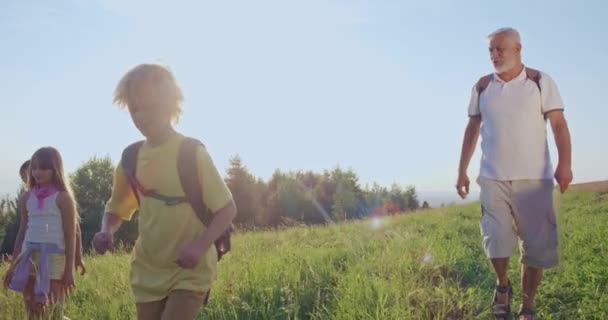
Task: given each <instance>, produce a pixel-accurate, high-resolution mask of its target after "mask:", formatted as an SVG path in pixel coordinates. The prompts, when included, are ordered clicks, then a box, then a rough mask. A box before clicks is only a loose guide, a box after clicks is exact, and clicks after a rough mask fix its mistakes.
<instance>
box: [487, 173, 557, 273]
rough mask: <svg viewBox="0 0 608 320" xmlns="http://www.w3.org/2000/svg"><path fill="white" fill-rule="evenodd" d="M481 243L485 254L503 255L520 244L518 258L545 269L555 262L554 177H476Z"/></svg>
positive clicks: (502, 256) (509, 253)
mask: <svg viewBox="0 0 608 320" xmlns="http://www.w3.org/2000/svg"><path fill="white" fill-rule="evenodd" d="M477 183H478V184H479V186H480V189H481V192H480V202H481V222H480V231H481V236H482V244H483V248H484V250H485V253H486V255H487V256H488V258H506V257H510V256H512V255H513V254H514V252H515V249H516V248H517V246H518V244H519V250H520V254H521V259H520V261H521V262H522V263H523V264H525V265H527V266H530V267H534V268H541V269H548V268H552V267H554V266H556V265H557V264H558V260H559V257H558V233H557V222H556V217H555V207H554V204H553V189H554V188H553V180H515V181H497V180H491V179H488V178H484V177H479V178H478V179H477Z"/></svg>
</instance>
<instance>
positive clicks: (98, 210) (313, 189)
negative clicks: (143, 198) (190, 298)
mask: <svg viewBox="0 0 608 320" xmlns="http://www.w3.org/2000/svg"><path fill="white" fill-rule="evenodd" d="M113 172H114V165H113V163H112V160H111V159H110V157H107V156H106V157H102V158H98V157H93V158H91V159H89V160H88V161H86V162H85V163H83V164H82V165H81V166H80V167H79V168H77V169H76V170H75V171H74V172H73V173H72V174H70V176H69V178H70V182H71V185H72V189H73V191H74V195H75V198H76V201H77V204H78V212H79V215H80V218H81V221H80V226H81V230H82V238H83V239H82V241H83V248H84V249H85V250H87V249H89V248H90V245H91V240H92V238H93V235H94V234H95V232H97V231H98V230H99V228H100V225H101V218H102V216H103V211H104V207H105V203H106V201H107V200H108V198H109V197H110V194H111V187H112V176H113ZM225 181H226V183H227V185H228V187H229V188H230V190H231V192H232V194H233V197H234V199H235V202H236V205H237V207H238V216H237V217H236V220H235V224H236V226H237V228H240V229H265V228H277V227H284V226H290V225H297V224H309V225H310V224H326V223H335V222H340V221H344V220H351V219H365V218H369V217H377V216H387V215H395V214H400V213H407V212H410V211H413V210H417V209H419V208H422V209H425V208H428V204H427V203H426V202H423V205H422V206H420V203H419V200H418V196H417V194H416V189H415V188H414V186H406V187H401V186H400V185H397V184H393V185H392V186H391V187H390V188H386V187H382V186H380V185H378V184H377V183H374V184H372V185H371V186H369V185H365V186H362V185H361V183H360V182H359V178H358V177H357V174H356V173H355V172H354V171H353V170H352V169H342V168H340V167H336V168H334V169H331V170H324V171H323V172H312V171H288V172H283V171H280V170H276V171H275V172H274V174H273V175H272V177H270V179H269V180H268V181H265V180H264V179H261V178H258V177H255V176H254V175H252V174H251V173H250V172H249V170H248V169H247V167H246V166H245V165H244V164H243V162H242V160H241V158H240V157H239V156H234V157H233V158H231V159H230V166H229V169H228V172H227V176H226V178H225ZM22 191H23V189H20V190H19V191H18V194H20V193H21V192H22ZM18 216H19V215H18V214H17V196H15V197H13V198H11V197H8V196H7V197H5V198H4V199H2V200H0V243H1V246H0V255H3V254H11V252H12V249H13V246H14V239H15V237H16V234H17V230H18V229H19V218H18ZM137 223H138V214H137V213H136V215H135V216H134V218H133V219H132V221H129V222H127V223H124V224H123V225H122V226H121V228H120V229H119V231H118V232H117V234H116V237H115V238H116V242H117V243H119V244H121V245H123V246H125V247H130V246H132V245H133V243H134V241H135V239H136V238H137Z"/></svg>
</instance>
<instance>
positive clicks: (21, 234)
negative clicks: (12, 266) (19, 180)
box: [13, 191, 29, 260]
mask: <svg viewBox="0 0 608 320" xmlns="http://www.w3.org/2000/svg"><path fill="white" fill-rule="evenodd" d="M28 196H29V191H27V192H24V193H22V194H21V197H19V203H18V208H17V210H18V211H19V231H17V237H16V238H15V245H14V247H13V257H14V259H13V260H15V259H16V258H17V257H18V256H19V254H21V250H22V249H23V240H24V238H25V230H26V229H27V223H28V219H27V207H26V206H25V202H26V199H27V198H28Z"/></svg>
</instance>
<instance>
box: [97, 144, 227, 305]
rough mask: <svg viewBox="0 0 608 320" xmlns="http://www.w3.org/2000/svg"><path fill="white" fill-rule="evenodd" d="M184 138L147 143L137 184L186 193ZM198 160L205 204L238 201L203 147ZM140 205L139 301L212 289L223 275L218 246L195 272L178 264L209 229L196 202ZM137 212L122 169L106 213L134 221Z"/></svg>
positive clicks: (144, 201)
mask: <svg viewBox="0 0 608 320" xmlns="http://www.w3.org/2000/svg"><path fill="white" fill-rule="evenodd" d="M183 138H184V136H183V135H181V134H179V133H176V134H175V135H174V136H172V137H171V138H170V139H169V140H168V141H166V142H165V143H163V144H162V145H159V146H155V147H151V146H150V145H148V144H147V143H144V144H143V145H142V147H141V148H140V151H139V154H138V157H137V169H136V172H137V180H138V181H139V182H140V183H141V184H142V185H143V186H144V187H145V188H146V189H155V190H156V191H157V192H159V193H161V194H164V195H168V196H183V195H184V192H183V190H182V187H181V184H180V181H179V176H178V173H177V155H178V151H179V147H180V143H181V141H182V139H183ZM197 162H198V173H199V179H200V181H201V183H202V189H203V201H204V202H205V204H206V205H207V207H208V208H209V209H211V210H212V211H213V212H216V211H217V210H219V209H221V208H223V207H225V206H226V205H227V204H228V203H229V202H230V201H231V200H232V194H231V192H230V189H228V187H227V185H226V183H225V182H224V180H223V179H222V177H221V175H220V173H219V172H218V170H217V169H216V167H215V165H214V163H213V161H212V159H211V157H210V156H209V154H208V153H207V151H206V149H205V148H204V147H203V146H200V147H199V148H198V150H197ZM140 201H141V206H140V208H139V237H138V238H137V240H136V242H135V246H134V248H133V252H132V260H131V272H130V279H131V288H132V291H133V295H134V298H135V302H136V303H141V302H151V301H158V300H162V299H164V298H165V297H167V295H168V294H169V292H170V291H171V290H175V289H181V290H191V291H207V290H209V289H210V288H211V285H212V283H213V281H214V280H215V279H216V275H217V274H216V264H217V253H216V251H215V247H214V246H213V245H212V246H211V247H210V249H209V250H208V251H207V253H206V254H205V255H204V256H203V257H201V260H200V261H199V264H198V266H197V267H196V268H194V269H183V268H181V267H180V266H178V265H177V263H176V262H175V261H176V260H177V257H178V254H179V252H180V249H181V248H182V247H183V246H184V245H186V244H188V243H189V242H190V241H192V240H194V239H196V238H197V237H200V236H201V235H202V233H203V232H204V230H205V226H204V225H203V224H202V222H201V221H200V220H199V219H198V217H197V216H196V214H195V213H194V211H193V210H192V208H191V207H190V204H189V203H181V204H179V205H176V206H168V205H166V204H165V203H164V202H162V201H159V200H157V199H153V198H147V197H143V196H140ZM136 210H137V199H136V198H135V196H134V194H133V192H132V191H131V187H130V185H129V183H128V180H127V177H126V175H125V173H124V171H123V169H122V167H121V166H120V165H118V166H116V169H115V172H114V182H113V188H112V196H111V197H110V199H109V200H108V202H107V204H106V212H110V213H112V214H114V215H116V216H118V217H120V218H122V219H124V220H130V219H131V217H132V216H133V214H134V213H135V211H136Z"/></svg>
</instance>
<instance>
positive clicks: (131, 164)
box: [120, 140, 144, 205]
mask: <svg viewBox="0 0 608 320" xmlns="http://www.w3.org/2000/svg"><path fill="white" fill-rule="evenodd" d="M143 144H144V141H143V140H142V141H137V142H134V143H132V144H130V145H129V146H128V147H126V148H125V150H123V152H122V156H121V158H120V165H121V166H122V168H123V170H124V172H125V174H126V176H127V181H129V185H130V186H131V190H133V194H134V195H135V198H136V199H137V204H138V205H139V193H138V192H137V180H136V179H135V174H136V171H137V155H138V154H139V149H140V148H141V146H142V145H143Z"/></svg>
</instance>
